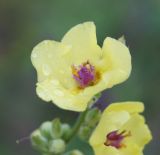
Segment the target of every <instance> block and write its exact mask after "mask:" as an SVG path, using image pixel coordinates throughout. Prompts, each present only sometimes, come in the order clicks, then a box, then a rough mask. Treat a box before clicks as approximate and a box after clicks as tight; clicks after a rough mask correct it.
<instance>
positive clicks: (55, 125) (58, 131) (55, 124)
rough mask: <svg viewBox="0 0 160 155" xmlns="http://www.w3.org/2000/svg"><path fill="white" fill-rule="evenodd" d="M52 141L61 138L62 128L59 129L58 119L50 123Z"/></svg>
mask: <svg viewBox="0 0 160 155" xmlns="http://www.w3.org/2000/svg"><path fill="white" fill-rule="evenodd" d="M51 135H52V138H53V139H58V138H61V136H62V128H61V122H60V119H59V118H55V119H54V120H53V121H52V132H51Z"/></svg>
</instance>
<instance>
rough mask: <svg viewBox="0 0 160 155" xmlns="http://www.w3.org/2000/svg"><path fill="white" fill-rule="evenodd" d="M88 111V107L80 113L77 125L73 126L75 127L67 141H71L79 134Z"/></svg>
mask: <svg viewBox="0 0 160 155" xmlns="http://www.w3.org/2000/svg"><path fill="white" fill-rule="evenodd" d="M87 112H88V109H87V110H85V111H84V112H82V113H81V114H80V115H79V117H78V120H77V121H76V123H75V125H74V126H73V129H72V130H71V132H70V134H69V136H68V137H67V138H66V142H67V143H69V142H70V140H71V139H72V138H73V137H74V136H75V135H76V134H77V132H78V130H79V128H80V127H81V124H82V123H83V122H84V119H85V116H86V114H87Z"/></svg>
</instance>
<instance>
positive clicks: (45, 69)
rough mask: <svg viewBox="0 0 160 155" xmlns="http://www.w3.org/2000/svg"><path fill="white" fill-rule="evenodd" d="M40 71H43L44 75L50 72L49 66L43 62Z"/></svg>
mask: <svg viewBox="0 0 160 155" xmlns="http://www.w3.org/2000/svg"><path fill="white" fill-rule="evenodd" d="M42 71H43V73H44V75H46V76H48V75H50V74H51V68H50V67H49V66H48V65H47V64H44V65H43V66H42Z"/></svg>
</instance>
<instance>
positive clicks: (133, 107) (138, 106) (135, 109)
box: [105, 101, 144, 113]
mask: <svg viewBox="0 0 160 155" xmlns="http://www.w3.org/2000/svg"><path fill="white" fill-rule="evenodd" d="M123 110H124V111H128V112H129V113H141V112H143V111H144V105H143V103H142V102H129V101H128V102H117V103H112V104H110V105H109V106H108V107H107V108H106V110H105V111H106V112H109V111H123Z"/></svg>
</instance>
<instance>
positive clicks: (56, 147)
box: [49, 139, 66, 154]
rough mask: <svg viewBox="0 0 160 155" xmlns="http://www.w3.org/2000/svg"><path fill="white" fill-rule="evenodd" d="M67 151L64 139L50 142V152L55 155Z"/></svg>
mask: <svg viewBox="0 0 160 155" xmlns="http://www.w3.org/2000/svg"><path fill="white" fill-rule="evenodd" d="M65 149H66V144H65V142H64V140H62V139H55V140H52V141H50V142H49V152H50V153H54V154H60V153H63V152H64V151H65Z"/></svg>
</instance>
